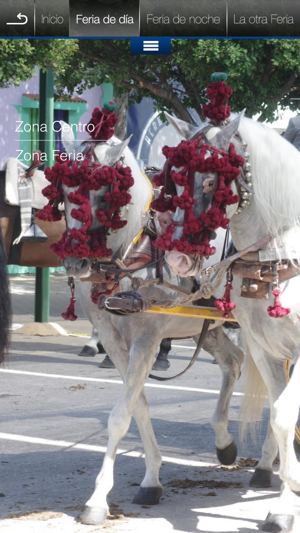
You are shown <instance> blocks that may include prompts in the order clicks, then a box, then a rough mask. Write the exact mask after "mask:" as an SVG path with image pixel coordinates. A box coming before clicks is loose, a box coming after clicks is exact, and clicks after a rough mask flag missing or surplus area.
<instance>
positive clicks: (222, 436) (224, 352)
mask: <svg viewBox="0 0 300 533" xmlns="http://www.w3.org/2000/svg"><path fill="white" fill-rule="evenodd" d="M203 348H204V350H206V351H207V352H209V353H211V354H212V355H213V356H214V357H215V359H216V361H217V362H218V364H219V366H220V368H221V371H222V384H221V390H220V394H219V397H218V401H217V405H216V409H215V412H214V414H213V417H212V420H211V425H212V427H213V429H214V432H215V444H216V448H217V456H218V459H219V461H220V463H221V464H224V465H231V464H232V463H234V461H235V459H236V456H237V447H236V444H235V442H234V438H233V435H231V434H230V433H229V432H228V411H229V403H230V399H231V397H232V393H233V389H234V386H235V383H236V381H237V380H238V378H239V377H240V373H241V365H242V362H243V359H244V354H243V352H242V350H241V349H240V348H238V347H237V346H236V345H235V344H234V343H233V342H232V341H231V340H230V339H228V337H227V336H226V335H225V333H224V331H223V329H222V328H221V327H217V328H215V329H213V330H210V331H209V332H208V334H207V337H206V339H205V342H204V344H203Z"/></svg>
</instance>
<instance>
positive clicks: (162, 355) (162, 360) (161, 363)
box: [152, 339, 172, 370]
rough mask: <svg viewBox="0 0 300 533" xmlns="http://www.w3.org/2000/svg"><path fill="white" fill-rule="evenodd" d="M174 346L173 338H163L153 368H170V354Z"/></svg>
mask: <svg viewBox="0 0 300 533" xmlns="http://www.w3.org/2000/svg"><path fill="white" fill-rule="evenodd" d="M171 348H172V339H163V340H162V341H161V343H160V347H159V352H158V354H157V357H156V360H155V361H154V364H153V367H152V370H168V368H169V367H170V363H169V361H168V355H169V352H170V350H171Z"/></svg>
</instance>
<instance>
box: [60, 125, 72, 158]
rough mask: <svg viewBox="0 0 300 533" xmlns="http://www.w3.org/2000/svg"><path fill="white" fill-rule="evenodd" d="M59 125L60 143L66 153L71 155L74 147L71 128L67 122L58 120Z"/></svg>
mask: <svg viewBox="0 0 300 533" xmlns="http://www.w3.org/2000/svg"><path fill="white" fill-rule="evenodd" d="M59 123H60V128H61V129H60V131H61V142H62V143H63V145H64V149H65V150H66V152H67V153H71V152H73V150H74V149H75V145H76V141H75V137H74V133H73V131H72V128H71V126H70V125H69V124H68V123H67V122H64V121H63V120H60V121H59Z"/></svg>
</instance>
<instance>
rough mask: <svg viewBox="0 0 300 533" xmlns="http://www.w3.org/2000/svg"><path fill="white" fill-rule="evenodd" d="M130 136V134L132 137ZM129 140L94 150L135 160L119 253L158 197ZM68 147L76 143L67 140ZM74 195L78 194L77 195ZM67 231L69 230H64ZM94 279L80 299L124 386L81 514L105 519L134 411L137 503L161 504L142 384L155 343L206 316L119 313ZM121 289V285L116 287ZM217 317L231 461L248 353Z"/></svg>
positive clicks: (218, 419) (156, 293) (111, 241)
mask: <svg viewBox="0 0 300 533" xmlns="http://www.w3.org/2000/svg"><path fill="white" fill-rule="evenodd" d="M127 142H128V141H127ZM127 142H125V143H120V142H119V141H118V140H117V139H116V138H113V139H112V140H110V141H109V142H107V143H101V144H99V145H98V146H97V147H96V148H95V152H96V156H97V158H98V160H99V161H100V164H101V166H100V168H103V166H105V165H107V166H110V167H112V166H115V165H116V163H117V162H118V161H119V162H122V163H121V164H122V165H123V166H124V167H126V166H128V167H130V169H131V170H132V174H133V176H134V185H132V187H131V189H130V194H131V200H130V204H129V206H128V209H126V208H125V209H124V208H122V209H121V216H122V218H126V220H127V225H126V226H125V228H121V229H119V230H118V231H116V232H110V233H109V234H108V238H107V247H109V248H111V249H112V253H113V255H115V254H118V256H119V258H121V259H123V258H124V254H125V253H126V250H127V249H128V247H129V246H130V244H131V242H132V241H133V240H134V238H135V237H136V235H137V234H138V233H139V232H140V231H141V229H142V228H143V227H144V225H145V222H146V220H147V217H146V212H147V209H148V205H149V201H150V199H151V196H152V189H151V187H150V184H149V182H148V181H147V180H146V178H145V176H144V175H143V174H142V173H141V172H140V169H139V166H138V164H137V162H136V160H135V158H134V157H133V154H132V153H131V152H130V150H129V149H128V148H127V147H126V145H127ZM68 151H70V146H69V147H68ZM62 191H63V197H64V201H65V208H66V220H67V225H68V228H69V230H68V231H70V230H71V229H72V228H75V229H77V230H80V229H81V228H82V223H81V222H79V221H78V220H76V213H75V218H74V216H73V215H74V211H73V209H79V207H80V206H79V205H75V204H74V203H72V202H71V201H70V198H68V196H69V194H70V193H74V192H76V187H72V188H69V187H68V186H67V185H66V184H63V185H62ZM107 191H108V187H104V186H103V187H101V188H100V189H99V190H98V191H91V192H90V193H89V201H90V206H91V212H92V214H93V223H92V226H91V228H90V229H92V230H93V231H94V230H99V231H101V225H100V224H99V222H98V221H97V220H96V217H95V216H94V215H95V212H96V208H99V207H101V209H105V200H104V195H105V193H106V192H107ZM73 198H74V197H73ZM66 238H68V234H67V235H66ZM88 263H89V260H87V259H86V258H85V257H81V258H80V259H79V258H77V257H74V256H70V255H69V256H67V257H65V261H64V264H65V267H66V271H67V273H68V274H69V275H78V276H80V275H81V274H82V273H83V272H84V271H86V269H87V265H88ZM100 263H101V265H102V267H105V266H106V267H107V266H108V259H107V258H103V259H102V260H101V261H100ZM163 275H164V279H165V280H166V281H167V282H169V283H172V284H173V285H174V287H175V289H176V288H178V289H179V290H180V289H181V290H185V291H187V290H188V291H190V289H191V287H192V283H191V281H190V280H184V279H183V280H180V279H179V278H178V277H177V276H174V275H172V274H171V272H170V269H169V268H168V267H164V268H163ZM134 276H135V277H137V278H139V279H140V281H141V280H148V281H149V280H151V279H154V278H155V277H156V270H155V267H153V266H149V267H148V268H147V266H146V267H145V268H143V269H142V270H139V271H138V272H137V273H136V274H135V275H134ZM130 284H131V282H130V281H129V280H122V282H121V285H122V289H125V288H129V286H130ZM90 285H91V284H90V283H89V282H88V281H85V282H82V290H81V294H82V297H81V303H82V307H83V309H84V311H85V312H86V315H87V316H88V318H89V319H90V320H91V322H92V324H93V326H94V327H95V328H96V329H97V330H98V331H99V332H100V335H101V341H102V343H103V346H104V348H105V349H106V351H107V353H108V355H109V356H110V357H111V359H112V361H113V362H114V364H115V366H116V367H117V369H118V370H119V372H120V374H121V376H122V378H123V381H124V385H123V388H122V391H121V394H120V396H119V399H118V401H117V404H116V405H115V407H114V409H113V410H112V412H111V414H110V417H109V421H108V434H109V437H108V446H107V452H106V454H105V457H104V461H103V466H102V469H101V471H100V473H99V475H98V477H97V479H96V487H95V490H94V492H93V494H92V496H91V498H90V499H89V500H88V501H87V503H86V507H85V511H84V512H83V514H82V516H81V520H82V522H84V523H87V524H103V523H104V521H105V519H106V516H107V512H108V504H107V494H108V493H109V491H110V490H111V488H112V486H113V467H114V461H115V457H116V452H117V448H118V446H119V443H120V441H121V439H122V438H123V437H124V435H125V434H126V432H127V430H128V428H129V425H130V421H131V417H132V416H134V418H135V419H136V422H137V425H138V428H139V431H140V435H141V438H142V441H143V445H144V449H145V463H146V473H145V477H144V479H143V481H142V483H141V488H140V490H139V492H138V494H137V495H136V497H135V499H134V502H135V503H139V504H148V505H149V504H156V503H158V501H159V498H160V496H161V494H162V486H161V484H160V481H159V469H160V466H161V455H160V452H159V449H158V446H157V443H156V439H155V435H154V432H153V428H152V425H151V421H150V417H149V411H148V405H147V400H146V397H145V393H144V384H145V381H146V379H147V377H148V375H149V373H150V371H151V368H152V365H153V361H154V357H155V353H156V350H157V348H158V346H159V344H160V342H161V340H162V339H163V338H168V337H169V338H182V337H187V336H194V335H196V334H198V333H199V331H200V330H201V327H202V323H203V320H199V319H183V318H181V317H180V318H177V317H172V316H156V315H153V314H145V313H137V314H132V315H129V316H116V315H113V314H110V313H108V312H107V311H103V310H100V309H98V306H97V305H95V304H94V303H92V302H91V299H90ZM118 290H119V291H120V289H118ZM139 292H140V294H141V295H142V296H143V297H144V298H151V297H156V298H161V297H163V298H166V297H167V298H169V299H175V297H176V296H177V290H173V289H172V288H169V287H166V286H164V285H149V286H147V287H144V288H141V289H140V290H139ZM216 325H220V322H219V323H218V324H212V325H211V326H210V328H214V329H212V330H211V331H209V332H208V336H207V339H206V341H205V343H204V348H205V349H206V350H207V351H209V352H210V353H213V355H214V357H215V358H216V360H217V362H218V363H219V366H220V368H221V370H222V375H223V377H222V385H221V391H220V396H219V399H218V402H217V406H216V410H215V413H214V416H213V419H212V422H211V423H212V427H213V429H214V431H215V442H216V447H217V453H218V457H219V460H220V461H221V462H223V463H226V464H231V463H232V462H234V460H235V457H236V454H237V450H236V445H235V443H234V439H233V436H232V435H231V434H230V433H229V432H228V429H227V425H228V408H229V401H230V398H231V395H232V392H233V388H234V385H235V382H236V380H237V379H238V377H239V375H240V370H241V364H242V360H243V353H242V351H241V350H240V349H239V348H237V347H236V346H235V345H234V344H233V343H232V342H231V341H230V340H229V339H228V338H227V336H226V335H225V334H224V332H223V330H222V328H221V327H216Z"/></svg>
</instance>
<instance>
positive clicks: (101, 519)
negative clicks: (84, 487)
mask: <svg viewBox="0 0 300 533" xmlns="http://www.w3.org/2000/svg"><path fill="white" fill-rule="evenodd" d="M106 518H107V509H106V508H105V507H88V506H85V508H84V511H83V513H82V514H81V515H80V517H79V521H80V522H81V523H82V524H86V525H88V526H100V525H103V524H104V523H105V520H106Z"/></svg>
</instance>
